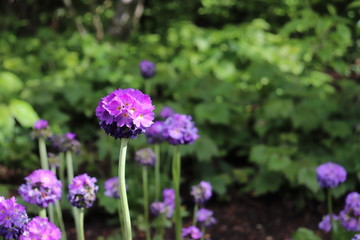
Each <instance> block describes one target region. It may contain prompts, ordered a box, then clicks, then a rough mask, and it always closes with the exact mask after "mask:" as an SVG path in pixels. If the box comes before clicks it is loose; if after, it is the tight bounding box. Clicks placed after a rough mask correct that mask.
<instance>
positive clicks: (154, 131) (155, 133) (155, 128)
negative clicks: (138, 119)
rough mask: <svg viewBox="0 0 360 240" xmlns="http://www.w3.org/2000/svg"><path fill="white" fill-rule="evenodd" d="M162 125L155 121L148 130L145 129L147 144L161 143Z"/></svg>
mask: <svg viewBox="0 0 360 240" xmlns="http://www.w3.org/2000/svg"><path fill="white" fill-rule="evenodd" d="M163 124H164V123H163V122H161V121H155V122H154V123H153V124H152V125H151V126H150V127H149V128H148V129H146V132H145V135H146V140H147V142H148V143H149V144H156V143H161V142H163V141H164V140H165V139H164V136H163V130H164V125H163Z"/></svg>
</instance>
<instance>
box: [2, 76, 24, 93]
mask: <svg viewBox="0 0 360 240" xmlns="http://www.w3.org/2000/svg"><path fill="white" fill-rule="evenodd" d="M22 87H23V83H22V82H21V80H20V78H18V76H16V75H15V74H13V73H11V72H0V95H8V94H13V93H16V92H18V91H20V90H21V88H22Z"/></svg>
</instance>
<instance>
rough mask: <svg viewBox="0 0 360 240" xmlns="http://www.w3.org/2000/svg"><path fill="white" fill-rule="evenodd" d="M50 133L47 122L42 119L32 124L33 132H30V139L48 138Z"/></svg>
mask: <svg viewBox="0 0 360 240" xmlns="http://www.w3.org/2000/svg"><path fill="white" fill-rule="evenodd" d="M51 135H52V132H51V130H50V128H49V123H48V121H46V120H44V119H39V120H37V121H36V122H35V123H34V126H33V131H32V132H31V137H32V138H34V139H37V138H49V137H51Z"/></svg>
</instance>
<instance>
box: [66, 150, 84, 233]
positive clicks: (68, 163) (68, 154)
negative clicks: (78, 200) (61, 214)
mask: <svg viewBox="0 0 360 240" xmlns="http://www.w3.org/2000/svg"><path fill="white" fill-rule="evenodd" d="M65 158H66V170H67V179H68V184H71V183H72V180H73V178H74V169H73V161H72V154H71V151H66V153H65ZM72 214H73V217H74V221H75V228H76V232H77V234H79V232H80V230H79V212H78V209H77V208H76V207H72ZM78 238H79V236H78Z"/></svg>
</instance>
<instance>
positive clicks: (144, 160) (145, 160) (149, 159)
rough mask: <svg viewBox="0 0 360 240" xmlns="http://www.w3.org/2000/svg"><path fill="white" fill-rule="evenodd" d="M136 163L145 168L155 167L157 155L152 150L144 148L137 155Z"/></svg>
mask: <svg viewBox="0 0 360 240" xmlns="http://www.w3.org/2000/svg"><path fill="white" fill-rule="evenodd" d="M135 161H136V162H137V163H138V164H140V165H143V166H154V165H155V162H156V157H155V153H154V151H153V150H152V149H151V148H143V149H140V150H137V151H136V153H135Z"/></svg>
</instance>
